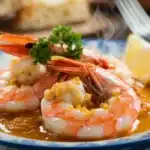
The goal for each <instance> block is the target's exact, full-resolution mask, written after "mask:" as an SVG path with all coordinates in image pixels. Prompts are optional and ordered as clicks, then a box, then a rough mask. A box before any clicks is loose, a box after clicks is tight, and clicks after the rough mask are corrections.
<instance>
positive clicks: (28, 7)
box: [0, 0, 150, 40]
mask: <svg viewBox="0 0 150 150" xmlns="http://www.w3.org/2000/svg"><path fill="white" fill-rule="evenodd" d="M139 1H140V3H141V4H142V6H143V7H144V8H145V10H146V11H147V12H148V13H149V12H150V0H139ZM60 24H67V25H70V26H72V28H73V30H74V31H76V32H79V33H82V34H83V36H84V37H86V38H87V37H88V38H89V37H90V38H91V37H102V38H104V39H107V40H108V39H124V38H126V36H127V35H128V33H129V32H130V31H129V29H128V27H127V26H126V24H125V23H124V21H123V19H122V17H121V16H120V14H119V12H118V10H117V8H116V7H115V5H114V3H113V0H0V31H2V32H12V33H17V34H30V35H35V36H48V35H49V33H50V31H51V29H52V28H53V27H55V26H57V25H60Z"/></svg>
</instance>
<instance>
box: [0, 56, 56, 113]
mask: <svg viewBox="0 0 150 150" xmlns="http://www.w3.org/2000/svg"><path fill="white" fill-rule="evenodd" d="M56 81H57V76H54V75H50V74H48V73H47V71H46V67H45V66H43V65H40V64H37V65H35V64H33V61H32V59H31V58H29V57H25V58H16V59H15V60H12V62H11V65H10V68H9V69H8V70H4V71H1V72H0V112H20V111H26V110H29V111H31V110H35V109H37V108H38V107H39V106H40V100H41V99H42V97H43V94H44V91H45V90H46V89H47V88H48V87H50V86H51V85H53V84H54V83H55V82H56Z"/></svg>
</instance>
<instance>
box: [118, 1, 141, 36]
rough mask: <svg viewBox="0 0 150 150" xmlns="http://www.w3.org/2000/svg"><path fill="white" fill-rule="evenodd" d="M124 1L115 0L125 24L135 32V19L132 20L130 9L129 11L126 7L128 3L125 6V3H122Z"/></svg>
mask: <svg viewBox="0 0 150 150" xmlns="http://www.w3.org/2000/svg"><path fill="white" fill-rule="evenodd" d="M124 2H125V1H123V0H116V5H117V6H118V9H119V10H120V12H121V14H122V16H123V18H124V20H125V21H126V23H127V25H128V26H129V27H130V29H131V30H132V31H133V32H135V33H136V32H137V29H136V26H137V23H136V22H135V21H133V18H132V14H131V13H130V12H131V11H129V8H130V7H128V5H127V6H126V3H124ZM138 24H139V23H138Z"/></svg>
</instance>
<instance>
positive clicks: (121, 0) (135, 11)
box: [115, 0, 150, 35]
mask: <svg viewBox="0 0 150 150" xmlns="http://www.w3.org/2000/svg"><path fill="white" fill-rule="evenodd" d="M115 2H116V5H117V6H118V9H119V10H120V12H121V14H122V16H123V18H124V20H125V21H126V23H127V24H128V26H129V27H130V29H131V30H132V31H133V32H134V33H136V34H139V35H145V34H148V32H149V31H150V26H149V24H150V21H149V17H148V15H147V14H146V12H145V11H144V9H143V8H142V7H141V6H140V3H139V2H138V1H137V0H116V1H115Z"/></svg>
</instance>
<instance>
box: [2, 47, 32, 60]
mask: <svg viewBox="0 0 150 150" xmlns="http://www.w3.org/2000/svg"><path fill="white" fill-rule="evenodd" d="M0 50H1V51H3V52H5V53H8V54H11V55H13V56H17V57H21V56H26V55H28V53H29V50H28V49H27V48H25V46H24V45H20V44H15V45H9V44H7V45H5V44H0Z"/></svg>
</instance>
